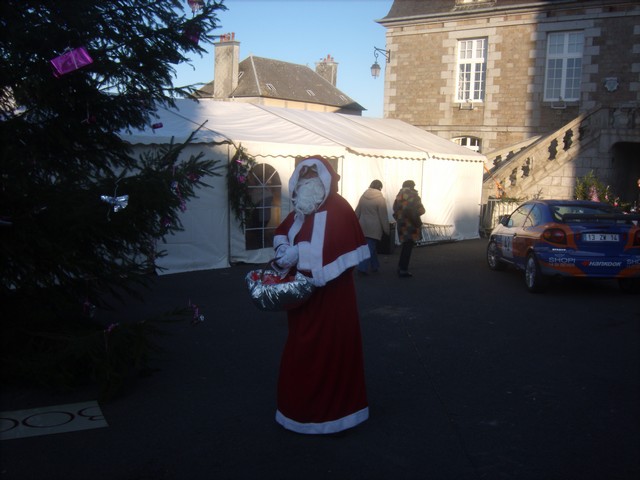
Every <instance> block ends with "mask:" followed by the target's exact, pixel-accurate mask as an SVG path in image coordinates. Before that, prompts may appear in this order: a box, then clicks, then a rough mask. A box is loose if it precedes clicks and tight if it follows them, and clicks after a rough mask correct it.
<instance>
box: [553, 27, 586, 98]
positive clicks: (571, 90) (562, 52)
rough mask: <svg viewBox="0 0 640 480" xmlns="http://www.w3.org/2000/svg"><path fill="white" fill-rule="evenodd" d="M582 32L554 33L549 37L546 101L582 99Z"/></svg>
mask: <svg viewBox="0 0 640 480" xmlns="http://www.w3.org/2000/svg"><path fill="white" fill-rule="evenodd" d="M583 46H584V34H583V33H582V32H554V33H550V34H549V36H548V37H547V68H546V72H545V80H544V99H545V101H563V100H564V101H576V100H579V99H580V78H581V77H582V50H583Z"/></svg>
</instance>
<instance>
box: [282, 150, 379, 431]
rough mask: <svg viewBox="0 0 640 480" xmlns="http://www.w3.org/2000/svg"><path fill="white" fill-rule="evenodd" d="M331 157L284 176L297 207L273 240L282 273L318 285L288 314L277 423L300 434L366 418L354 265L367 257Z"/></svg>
mask: <svg viewBox="0 0 640 480" xmlns="http://www.w3.org/2000/svg"><path fill="white" fill-rule="evenodd" d="M339 179H340V176H339V175H338V174H337V173H336V172H335V170H334V169H333V167H332V166H331V164H330V163H329V161H327V160H326V159H325V158H322V157H311V158H307V159H305V160H303V161H302V162H300V163H299V164H298V166H297V167H296V169H295V170H294V172H293V175H292V177H291V179H290V181H289V191H290V192H291V201H292V203H293V207H294V210H293V211H292V212H291V213H289V215H287V217H286V218H285V219H284V221H283V222H282V223H281V224H280V225H279V226H278V227H277V228H276V231H275V236H274V239H273V243H274V248H275V260H274V261H273V263H272V265H273V266H274V268H276V269H277V270H278V271H279V273H281V274H286V273H287V272H289V271H296V270H297V271H298V272H300V273H302V274H303V275H305V276H307V277H308V278H309V281H310V282H311V283H312V284H313V285H315V287H316V288H315V290H314V292H313V294H312V295H311V297H310V298H309V300H307V301H306V302H305V303H304V304H302V305H301V306H299V307H297V308H294V309H292V310H289V311H288V312H287V320H288V328H289V333H288V336H287V341H286V343H285V346H284V350H283V352H282V359H281V362H280V375H279V378H278V398H277V410H276V421H277V422H278V423H279V424H280V425H282V426H283V427H284V428H285V429H287V430H291V431H294V432H297V433H303V434H334V433H338V432H341V431H343V430H346V429H349V428H352V427H355V426H356V425H358V424H360V423H362V422H364V421H365V420H367V419H368V418H369V406H368V403H367V395H366V388H365V375H364V357H363V350H362V336H361V331H360V315H359V312H358V302H357V298H356V289H355V281H354V278H353V269H354V267H356V266H357V265H358V264H359V263H360V262H361V261H362V260H364V259H365V258H367V257H368V256H369V249H368V248H367V242H366V240H365V238H364V235H363V233H362V228H361V227H360V223H359V222H358V218H357V217H356V215H355V213H354V211H353V208H351V205H349V203H348V202H347V201H346V200H345V199H344V198H343V197H342V196H340V195H339V194H338V180H339Z"/></svg>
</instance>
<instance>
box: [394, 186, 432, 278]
mask: <svg viewBox="0 0 640 480" xmlns="http://www.w3.org/2000/svg"><path fill="white" fill-rule="evenodd" d="M415 186H416V182H414V181H413V180H406V181H405V182H404V183H403V184H402V188H401V189H400V191H399V192H398V195H397V196H396V199H395V200H394V202H393V218H395V220H396V226H397V229H398V238H399V240H400V242H401V243H402V249H401V250H400V259H399V261H398V276H399V277H412V276H413V274H412V273H411V272H409V260H410V259H411V251H412V250H413V245H414V243H415V242H416V241H417V240H418V238H420V235H421V234H422V220H421V219H420V216H421V215H424V213H425V209H424V206H423V205H422V200H421V199H420V195H418V191H417V190H416V189H415Z"/></svg>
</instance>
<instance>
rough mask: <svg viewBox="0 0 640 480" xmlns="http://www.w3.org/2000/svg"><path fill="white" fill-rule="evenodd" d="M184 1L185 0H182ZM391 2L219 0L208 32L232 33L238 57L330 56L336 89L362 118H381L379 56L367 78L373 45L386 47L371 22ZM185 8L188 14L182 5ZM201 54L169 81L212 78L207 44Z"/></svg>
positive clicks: (305, 59) (301, 60) (303, 61)
mask: <svg viewBox="0 0 640 480" xmlns="http://www.w3.org/2000/svg"><path fill="white" fill-rule="evenodd" d="M185 3H186V0H185ZM392 3H393V0H225V1H224V4H225V6H226V7H227V10H226V11H218V19H219V22H218V24H219V26H220V27H219V28H218V29H217V30H216V31H215V32H213V34H214V35H222V34H225V33H231V32H234V33H235V40H236V41H238V42H240V61H242V60H244V59H245V58H247V57H248V56H249V55H255V56H257V57H264V58H270V59H273V60H280V61H283V62H290V63H296V64H298V65H306V66H308V67H309V68H311V69H312V70H315V64H316V62H318V61H320V60H322V59H324V58H326V57H327V55H331V56H332V57H333V59H334V61H335V62H337V63H338V80H337V87H338V89H339V90H341V91H342V92H343V93H345V94H346V95H348V96H349V97H351V98H352V99H353V100H355V101H356V102H358V103H359V104H360V105H362V106H363V107H364V108H365V109H366V110H365V111H364V112H363V116H365V117H375V118H382V116H383V107H382V105H383V98H384V68H385V58H384V55H383V54H379V56H378V63H379V64H380V66H381V67H382V68H383V71H382V73H381V74H380V77H378V78H376V79H374V78H373V77H372V76H371V65H372V64H373V62H374V60H375V58H374V47H378V48H381V49H385V48H386V41H385V33H386V29H385V28H384V27H383V26H382V25H380V24H378V23H376V20H379V19H381V18H383V17H385V16H386V15H387V13H388V12H389V9H390V8H391V4H392ZM185 8H187V11H188V12H189V14H191V12H190V10H189V8H188V6H186V7H185ZM205 48H206V49H207V54H205V55H203V56H202V57H200V56H199V55H196V56H195V57H193V58H192V62H191V63H192V65H180V66H179V67H178V68H177V69H176V72H177V78H176V80H175V82H174V84H175V85H187V84H193V83H203V84H204V83H208V82H210V81H212V80H213V65H214V61H213V49H214V46H213V45H205Z"/></svg>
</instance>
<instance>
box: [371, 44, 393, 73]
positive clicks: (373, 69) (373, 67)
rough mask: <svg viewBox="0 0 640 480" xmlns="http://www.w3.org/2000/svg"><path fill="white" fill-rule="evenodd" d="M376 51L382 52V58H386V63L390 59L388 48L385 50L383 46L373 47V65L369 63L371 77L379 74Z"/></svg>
mask: <svg viewBox="0 0 640 480" xmlns="http://www.w3.org/2000/svg"><path fill="white" fill-rule="evenodd" d="M378 52H380V53H382V54H384V58H386V59H387V63H389V61H390V60H391V51H390V50H385V49H383V48H378V47H373V56H374V58H375V61H374V62H373V65H371V76H372V77H373V78H378V77H379V76H380V70H381V68H380V65H379V64H378Z"/></svg>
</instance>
